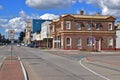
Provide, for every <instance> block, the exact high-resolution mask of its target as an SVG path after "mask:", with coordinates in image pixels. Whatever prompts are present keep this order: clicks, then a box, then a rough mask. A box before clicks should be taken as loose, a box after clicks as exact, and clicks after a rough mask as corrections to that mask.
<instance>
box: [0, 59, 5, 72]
mask: <svg viewBox="0 0 120 80" xmlns="http://www.w3.org/2000/svg"><path fill="white" fill-rule="evenodd" d="M5 59H6V57H4V58H3V59H2V61H1V62H0V70H1V68H2V65H3V61H4V60H5Z"/></svg>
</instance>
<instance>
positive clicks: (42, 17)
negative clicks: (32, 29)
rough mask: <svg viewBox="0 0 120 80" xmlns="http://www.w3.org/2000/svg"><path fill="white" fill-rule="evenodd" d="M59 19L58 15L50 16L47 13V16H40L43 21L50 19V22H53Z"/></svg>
mask: <svg viewBox="0 0 120 80" xmlns="http://www.w3.org/2000/svg"><path fill="white" fill-rule="evenodd" d="M58 17H59V16H58V15H54V14H49V13H46V14H44V15H42V16H40V18H41V19H49V20H53V19H56V18H58Z"/></svg>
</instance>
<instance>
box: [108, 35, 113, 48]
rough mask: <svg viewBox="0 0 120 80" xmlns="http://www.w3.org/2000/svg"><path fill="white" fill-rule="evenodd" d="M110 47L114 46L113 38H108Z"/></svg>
mask: <svg viewBox="0 0 120 80" xmlns="http://www.w3.org/2000/svg"><path fill="white" fill-rule="evenodd" d="M109 46H113V38H112V37H108V47H109Z"/></svg>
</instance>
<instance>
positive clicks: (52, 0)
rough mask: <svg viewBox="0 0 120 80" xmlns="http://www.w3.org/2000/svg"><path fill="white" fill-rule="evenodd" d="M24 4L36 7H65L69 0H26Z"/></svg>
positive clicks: (68, 4)
mask: <svg viewBox="0 0 120 80" xmlns="http://www.w3.org/2000/svg"><path fill="white" fill-rule="evenodd" d="M26 4H27V5H28V6H29V7H32V8H36V9H54V8H67V7H69V6H70V4H71V0H64V1H63V0H26Z"/></svg>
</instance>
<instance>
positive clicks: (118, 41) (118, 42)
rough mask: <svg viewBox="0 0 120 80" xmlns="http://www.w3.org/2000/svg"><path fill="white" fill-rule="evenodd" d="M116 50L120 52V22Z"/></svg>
mask: <svg viewBox="0 0 120 80" xmlns="http://www.w3.org/2000/svg"><path fill="white" fill-rule="evenodd" d="M116 49H119V50H120V22H118V25H117V29H116Z"/></svg>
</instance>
